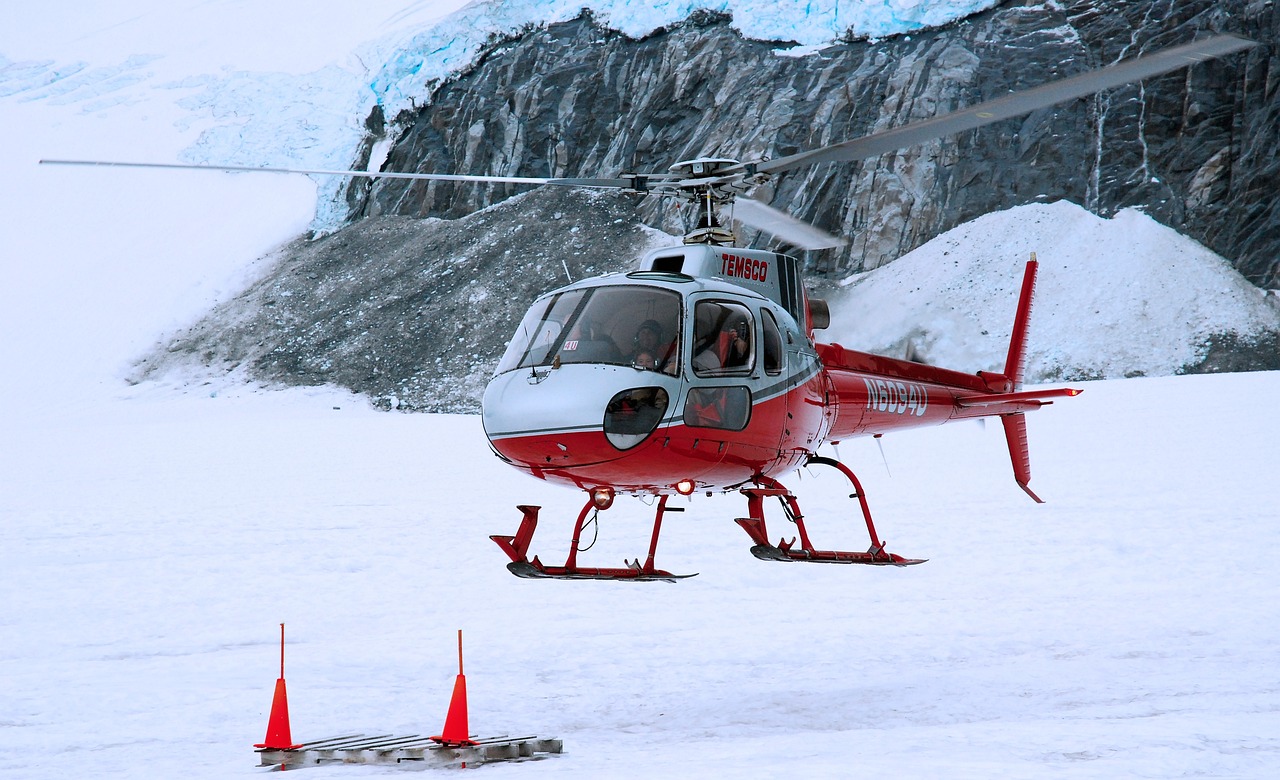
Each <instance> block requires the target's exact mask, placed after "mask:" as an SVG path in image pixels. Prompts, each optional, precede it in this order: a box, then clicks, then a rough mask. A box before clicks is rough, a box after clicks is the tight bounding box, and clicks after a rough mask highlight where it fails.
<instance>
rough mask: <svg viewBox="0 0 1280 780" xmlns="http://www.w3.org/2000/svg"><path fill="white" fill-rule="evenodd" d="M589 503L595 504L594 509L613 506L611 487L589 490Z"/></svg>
mask: <svg viewBox="0 0 1280 780" xmlns="http://www.w3.org/2000/svg"><path fill="white" fill-rule="evenodd" d="M591 503H593V504H595V506H596V509H608V508H609V507H611V506H613V488H611V487H598V488H593V489H592V491H591Z"/></svg>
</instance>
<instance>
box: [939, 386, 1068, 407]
mask: <svg viewBox="0 0 1280 780" xmlns="http://www.w3.org/2000/svg"><path fill="white" fill-rule="evenodd" d="M1082 392H1084V391H1083V390H1076V389H1073V388H1070V387H1055V388H1051V389H1047V390H1024V391H1022V392H1019V393H995V394H990V395H971V396H966V397H964V398H957V399H956V406H959V407H961V408H962V409H968V408H971V407H975V406H1000V405H1001V404H1016V403H1028V402H1032V401H1045V400H1046V399H1048V398H1066V397H1070V396H1074V395H1080V394H1081V393H1082Z"/></svg>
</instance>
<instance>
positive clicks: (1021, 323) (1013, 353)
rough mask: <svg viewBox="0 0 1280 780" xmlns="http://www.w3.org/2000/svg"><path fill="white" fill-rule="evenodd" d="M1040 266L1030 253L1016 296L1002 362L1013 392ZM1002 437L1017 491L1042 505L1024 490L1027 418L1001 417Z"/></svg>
mask: <svg viewBox="0 0 1280 780" xmlns="http://www.w3.org/2000/svg"><path fill="white" fill-rule="evenodd" d="M1039 267H1040V263H1039V262H1037V261H1036V253H1035V252H1032V253H1031V259H1030V260H1028V261H1027V270H1026V272H1025V273H1024V274H1023V276H1022V294H1021V295H1019V296H1018V313H1017V314H1016V315H1014V318H1013V335H1012V336H1010V338H1009V357H1008V358H1006V359H1005V364H1004V375H1005V376H1006V377H1007V378H1008V379H1009V381H1010V382H1011V383H1012V384H1013V392H1015V393H1016V392H1018V391H1020V390H1021V389H1022V376H1023V372H1024V371H1025V370H1026V365H1027V327H1028V325H1030V323H1031V302H1032V299H1033V298H1034V297H1035V292H1036V271H1037V270H1038V269H1039ZM1000 422H1001V423H1002V424H1003V425H1004V437H1005V439H1006V440H1007V441H1008V443H1009V459H1010V460H1011V461H1013V478H1014V479H1015V480H1017V482H1018V487H1020V488H1022V489H1023V490H1024V491H1026V493H1027V495H1029V496H1031V498H1032V499H1034V500H1035V502H1036V503H1037V504H1043V503H1044V501H1041V500H1040V496H1037V495H1036V494H1035V493H1033V492H1032V491H1031V488H1030V487H1028V486H1027V485H1028V483H1030V482H1031V450H1030V447H1028V445H1027V418H1026V417H1024V416H1023V415H1022V413H1021V412H1019V413H1017V414H1006V415H1003V416H1001V418H1000Z"/></svg>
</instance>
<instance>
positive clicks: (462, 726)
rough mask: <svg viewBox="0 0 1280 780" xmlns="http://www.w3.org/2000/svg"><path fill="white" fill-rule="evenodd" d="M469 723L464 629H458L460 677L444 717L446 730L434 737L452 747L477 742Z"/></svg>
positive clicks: (454, 686)
mask: <svg viewBox="0 0 1280 780" xmlns="http://www.w3.org/2000/svg"><path fill="white" fill-rule="evenodd" d="M470 737H471V734H470V728H469V726H468V724H467V677H466V675H464V674H463V673H462V629H458V679H457V681H456V682H454V684H453V698H452V699H450V700H449V713H448V714H447V715H445V718H444V731H443V732H442V733H440V734H439V735H437V736H434V737H432V739H434V740H435V741H436V742H439V743H440V744H442V745H448V746H450V747H464V746H467V745H474V744H476V743H475V742H474V741H473V740H472V739H471V738H470Z"/></svg>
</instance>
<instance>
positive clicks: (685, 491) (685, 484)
mask: <svg viewBox="0 0 1280 780" xmlns="http://www.w3.org/2000/svg"><path fill="white" fill-rule="evenodd" d="M694 487H695V486H694V484H693V480H691V479H682V480H680V481H679V482H677V483H676V492H677V493H679V494H680V495H682V496H688V495H692V494H693V488H694Z"/></svg>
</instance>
